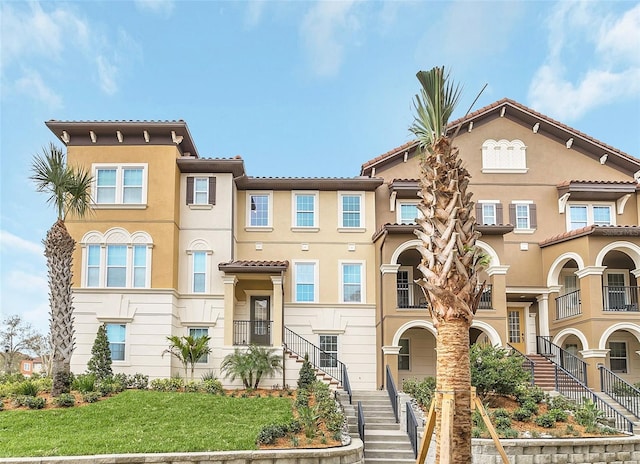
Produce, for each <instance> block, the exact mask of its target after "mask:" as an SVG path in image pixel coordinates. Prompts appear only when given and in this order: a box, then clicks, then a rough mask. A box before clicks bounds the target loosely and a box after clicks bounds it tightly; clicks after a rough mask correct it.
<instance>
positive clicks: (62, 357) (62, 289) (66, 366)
mask: <svg viewBox="0 0 640 464" xmlns="http://www.w3.org/2000/svg"><path fill="white" fill-rule="evenodd" d="M75 245H76V242H75V240H73V238H72V237H71V235H70V234H69V232H68V231H67V228H66V226H65V224H64V222H63V221H62V220H58V221H57V222H56V223H55V224H54V225H53V226H52V227H51V229H49V231H48V232H47V237H46V239H45V241H44V246H45V250H44V254H45V256H46V258H47V269H48V278H49V305H50V325H51V342H52V345H53V346H52V348H53V362H52V368H53V369H52V376H53V386H52V389H51V395H52V396H58V395H60V394H61V393H68V392H69V391H70V388H71V377H70V374H71V354H72V353H73V349H74V346H75V340H74V329H73V296H72V293H71V278H72V276H73V273H72V271H71V264H72V260H73V250H74V249H75Z"/></svg>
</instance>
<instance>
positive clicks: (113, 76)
mask: <svg viewBox="0 0 640 464" xmlns="http://www.w3.org/2000/svg"><path fill="white" fill-rule="evenodd" d="M96 64H97V65H98V79H99V82H100V88H101V89H102V91H103V92H104V93H106V94H108V95H113V94H114V93H116V92H117V91H118V84H117V83H116V81H117V77H118V67H117V66H116V65H114V64H113V63H111V62H109V60H108V59H107V58H106V57H104V56H102V55H100V56H98V57H97V58H96Z"/></svg>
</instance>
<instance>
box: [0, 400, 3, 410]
mask: <svg viewBox="0 0 640 464" xmlns="http://www.w3.org/2000/svg"><path fill="white" fill-rule="evenodd" d="M3 409H4V403H3V402H2V400H0V411H2V410H3Z"/></svg>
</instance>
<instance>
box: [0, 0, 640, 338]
mask: <svg viewBox="0 0 640 464" xmlns="http://www.w3.org/2000/svg"><path fill="white" fill-rule="evenodd" d="M0 29H1V32H0V34H1V36H0V39H1V40H0V47H1V49H0V52H1V53H0V66H1V67H0V156H1V158H0V163H1V164H0V172H1V176H2V177H1V191H0V193H1V211H0V285H1V286H0V317H3V316H7V315H10V314H16V313H17V314H21V315H22V316H23V317H24V319H25V320H27V321H28V322H30V323H32V324H33V325H34V326H35V327H36V328H38V329H40V330H41V331H42V332H45V331H46V330H47V326H48V322H47V320H48V315H47V314H48V296H47V281H46V267H45V260H44V257H43V256H42V245H41V240H42V239H43V238H44V236H45V234H46V231H47V229H48V228H49V227H50V226H51V224H52V223H53V222H54V220H55V215H54V211H53V209H52V208H50V207H48V206H47V204H46V198H45V196H44V195H42V194H38V193H36V192H35V190H34V187H33V184H32V183H31V182H30V181H29V180H28V177H29V169H30V165H31V160H32V157H33V155H34V154H36V153H38V152H40V150H41V148H42V147H43V146H45V145H47V144H48V143H49V142H50V141H53V140H54V137H53V135H52V134H51V133H50V132H49V131H48V129H47V128H46V127H45V125H44V121H46V120H49V119H59V120H109V119H126V120H129V119H152V120H165V119H171V120H173V119H184V120H185V121H187V123H188V125H189V128H190V130H191V134H192V136H193V138H194V140H195V143H196V146H197V147H198V151H199V153H200V155H201V156H204V157H232V156H235V155H241V156H242V157H243V158H244V160H245V167H246V170H247V172H248V174H249V175H252V176H293V177H297V176H300V177H309V176H322V177H327V176H328V177H343V176H347V177H350V176H356V175H358V174H359V169H360V165H361V164H362V163H363V162H365V161H367V160H369V159H371V158H374V157H375V156H378V155H380V154H382V153H384V152H386V151H388V150H390V149H392V148H394V147H396V146H398V145H401V144H403V143H405V142H407V141H409V140H410V135H409V132H408V130H407V128H408V126H409V125H410V123H411V120H412V98H413V96H414V94H415V93H416V92H417V90H418V81H417V80H416V78H415V73H416V72H417V71H418V70H420V69H429V68H431V67H433V66H436V65H445V66H447V67H449V68H450V69H451V72H452V76H453V77H454V78H455V79H456V80H457V81H459V82H460V83H461V84H462V85H463V86H464V94H463V99H462V102H461V104H460V106H459V111H458V113H457V114H454V118H457V117H460V116H462V115H463V112H464V111H465V110H466V109H467V108H468V106H469V105H470V104H471V102H472V101H473V99H474V98H475V96H476V94H477V92H478V91H479V90H480V89H481V88H482V86H483V85H484V84H485V83H487V84H488V87H487V89H486V90H485V92H484V93H483V95H482V96H481V97H480V99H479V101H478V103H477V104H476V106H475V107H474V108H475V109H477V108H479V107H482V106H485V105H488V104H490V103H492V102H494V101H496V100H499V99H501V98H503V97H508V98H511V99H514V100H516V101H518V102H520V103H522V104H524V105H527V106H529V107H531V108H533V109H535V110H537V111H539V112H542V113H544V114H546V115H548V116H551V117H553V118H555V119H558V120H560V121H561V122H563V123H565V124H568V125H569V126H572V127H574V128H576V129H578V130H580V131H582V132H585V133H587V134H589V135H591V136H593V137H596V138H597V139H599V140H601V141H603V142H605V143H607V144H609V145H612V146H614V147H616V148H619V149H621V150H623V151H625V152H626V153H628V154H630V155H632V156H636V157H640V2H624V1H606V2H572V1H561V2H551V1H544V2H542V1H541V2H533V1H530V2H515V1H514V2H510V1H509V2H507V1H505V2H479V1H473V2H469V1H466V2H464V1H461V2H422V1H421V2H410V1H386V2H385V1H376V2H374V1H351V0H344V1H331V2H329V1H321V2H311V1H251V2H249V1H238V2H231V1H226V2H222V1H219V2H213V1H212V2H205V1H178V0H175V1H169V0H166V1H165V0H158V1H117V2H99V1H92V2H79V1H78V2H54V1H48V2H18V1H6V0H4V1H2V2H1V3H0Z"/></svg>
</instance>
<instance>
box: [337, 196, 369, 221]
mask: <svg viewBox="0 0 640 464" xmlns="http://www.w3.org/2000/svg"><path fill="white" fill-rule="evenodd" d="M338 198H339V215H340V218H339V221H340V222H339V224H340V228H343V229H361V228H363V227H364V194H362V193H351V192H349V193H338Z"/></svg>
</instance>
